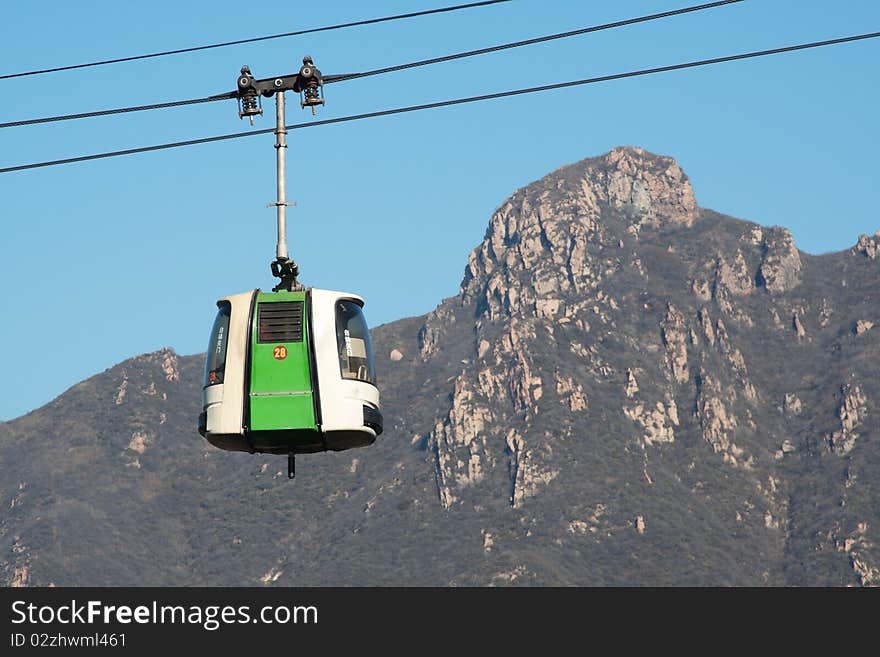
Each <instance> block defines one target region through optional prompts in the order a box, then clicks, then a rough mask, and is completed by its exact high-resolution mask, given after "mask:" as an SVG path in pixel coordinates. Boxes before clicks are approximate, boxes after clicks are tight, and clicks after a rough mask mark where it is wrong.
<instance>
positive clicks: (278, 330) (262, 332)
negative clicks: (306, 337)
mask: <svg viewBox="0 0 880 657" xmlns="http://www.w3.org/2000/svg"><path fill="white" fill-rule="evenodd" d="M257 327H258V330H259V335H258V336H257V342H302V339H303V302H302V301H280V302H276V303H259V304H257Z"/></svg>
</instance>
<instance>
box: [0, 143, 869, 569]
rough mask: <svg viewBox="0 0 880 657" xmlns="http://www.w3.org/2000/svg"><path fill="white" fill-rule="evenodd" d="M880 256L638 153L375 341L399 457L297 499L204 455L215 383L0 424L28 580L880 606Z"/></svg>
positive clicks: (510, 223) (76, 404) (581, 178)
mask: <svg viewBox="0 0 880 657" xmlns="http://www.w3.org/2000/svg"><path fill="white" fill-rule="evenodd" d="M878 244H880V233H878V234H877V235H875V236H867V235H863V236H860V237H859V240H858V242H857V243H856V245H855V246H853V247H852V248H850V249H846V250H844V251H839V252H836V253H831V254H823V255H817V256H813V255H809V254H806V253H803V252H801V251H799V250H798V249H797V247H796V245H795V244H794V241H793V239H792V237H791V233H790V232H789V231H787V230H786V229H784V228H780V227H769V228H768V227H763V226H759V225H758V224H755V223H753V222H748V221H745V220H741V219H734V218H731V217H726V216H724V215H721V214H719V213H716V212H713V211H711V210H707V209H702V208H700V207H699V206H698V204H697V202H696V197H695V195H694V192H693V189H691V185H690V182H689V179H688V178H687V175H686V174H685V173H684V172H683V171H682V170H681V168H680V167H679V166H678V164H677V163H675V161H674V160H672V159H671V158H667V157H663V156H657V155H653V154H651V153H648V152H647V151H644V150H643V149H638V148H632V147H622V148H617V149H614V150H613V151H611V152H610V153H608V154H605V155H602V156H598V157H594V158H587V159H585V160H581V161H580V162H576V163H573V164H570V165H566V166H564V167H561V168H559V169H557V170H556V171H554V172H552V173H551V174H548V176H545V177H544V178H542V179H540V180H538V181H535V182H533V183H530V184H529V185H526V186H524V187H522V188H520V189H518V190H516V191H515V192H514V193H513V194H512V195H511V196H510V197H509V198H508V199H507V200H505V202H503V203H502V204H501V205H499V207H498V209H496V211H495V212H494V213H493V215H492V217H491V219H490V222H489V225H488V227H487V230H486V234H485V236H484V239H483V241H482V242H481V243H480V244H479V245H478V246H477V247H475V249H473V250H472V252H471V254H470V255H469V257H468V261H467V265H466V268H465V273H464V275H463V277H462V282H461V285H460V291H459V294H458V295H456V296H454V297H450V298H448V299H445V300H443V301H442V302H441V303H440V304H439V305H438V306H437V308H436V309H435V310H433V311H431V312H430V313H427V314H426V315H423V316H419V317H413V318H405V319H402V320H398V321H395V322H391V323H388V324H383V325H381V326H378V327H376V328H375V329H374V331H373V334H374V343H375V346H376V353H377V370H378V375H379V381H380V389H381V392H382V395H383V397H382V401H383V412H384V413H385V415H386V418H387V426H386V433H385V434H383V436H381V437H380V438H379V440H378V441H377V443H376V444H375V445H374V446H372V447H370V448H369V449H365V450H352V451H350V452H344V453H340V454H326V455H316V456H313V457H309V458H308V459H302V462H301V464H300V468H299V471H300V472H299V477H298V479H297V480H296V482H295V483H293V484H292V485H291V484H289V483H288V482H287V481H286V479H285V478H284V477H282V476H281V474H280V472H281V470H282V468H281V465H280V462H279V461H278V460H277V459H271V458H269V457H263V456H254V457H247V456H244V455H235V454H233V455H230V454H226V453H223V452H219V451H218V450H214V449H213V448H211V447H210V446H208V445H207V444H206V443H204V441H202V440H201V438H200V437H199V436H198V435H197V434H196V432H195V429H194V422H195V420H194V418H195V417H196V416H197V414H198V406H199V401H198V395H199V385H200V379H201V372H200V370H201V358H202V357H201V356H200V355H194V356H178V355H177V354H175V353H174V352H173V351H172V350H169V349H164V350H160V351H158V352H153V353H152V354H145V355H142V356H139V357H136V358H133V359H130V360H128V361H125V362H124V363H120V364H119V365H117V366H115V367H113V368H110V369H108V370H106V371H105V372H102V373H101V374H99V375H96V376H95V377H92V378H90V379H88V380H86V381H84V382H82V383H80V384H77V385H76V386H74V387H72V388H71V389H70V390H68V391H67V392H65V393H64V394H63V395H61V396H60V397H59V398H57V399H56V400H55V401H53V402H50V404H47V405H46V406H44V407H43V408H41V409H38V410H37V411H34V412H32V413H30V414H28V415H26V416H23V417H22V418H18V419H16V420H14V421H10V422H7V423H3V424H0V473H2V474H0V496H2V498H3V499H4V500H8V504H9V505H10V507H9V512H8V513H7V514H5V515H4V517H3V519H2V521H0V523H2V524H0V549H2V550H3V553H4V554H5V555H6V556H5V557H4V558H3V562H2V572H3V573H4V578H5V580H6V582H7V583H10V584H34V585H47V584H49V583H55V584H78V585H81V584H96V585H106V584H130V583H134V584H157V585H167V584H185V585H193V584H209V585H218V584H266V585H291V584H295V585H303V584H306V585H308V584H344V585H348V584H429V585H438V584H439V585H510V584H526V585H543V584H565V585H571V584H574V585H584V584H747V585H764V584H814V585H815V584H820V585H822V584H833V585H841V584H877V583H878V582H880V558H878V557H880V554H878V549H877V547H876V544H877V541H878V540H880V537H878V534H877V531H878V530H877V528H878V526H880V509H878V506H877V502H876V500H878V499H880V495H878V493H880V491H878V490H877V489H878V487H880V477H878V476H877V475H880V453H878V449H880V447H878V445H880V443H878V438H880V434H878V431H877V421H876V418H878V417H880V414H878V411H880V409H878V406H877V401H876V400H877V399H880V388H878V384H877V382H878V375H880V370H878V359H877V356H878V355H880V343H878V330H877V328H875V325H880V311H878V308H880V303H878V302H880V299H878V292H877V290H878V287H877V285H876V283H877V279H878V276H880V259H878V258H877V254H878ZM20 444H26V445H28V447H29V450H21V449H15V446H16V445H20ZM56 457H57V458H56ZM230 491H240V492H241V493H242V495H241V497H239V496H238V495H231V494H230ZM148 545H149V546H150V547H149V548H147V547H145V546H148Z"/></svg>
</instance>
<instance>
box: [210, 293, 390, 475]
mask: <svg viewBox="0 0 880 657" xmlns="http://www.w3.org/2000/svg"><path fill="white" fill-rule="evenodd" d="M363 305H364V301H363V299H361V298H360V297H359V296H357V295H355V294H348V293H346V292H334V291H331V290H318V289H315V288H309V289H305V290H295V291H286V290H281V291H278V292H261V291H260V290H259V289H257V290H253V291H251V292H244V293H242V294H234V295H231V296H228V297H225V298H223V299H220V300H219V301H218V302H217V306H218V308H219V310H218V312H217V318H216V319H215V321H214V327H213V329H212V331H211V339H210V341H209V344H208V353H207V358H206V364H205V383H204V388H203V389H202V405H203V408H202V413H201V415H200V416H199V433H201V434H202V436H204V437H205V438H206V439H207V440H208V442H210V443H211V444H212V445H214V446H215V447H219V448H220V449H225V450H232V451H240V452H250V453H255V452H261V453H268V454H288V455H293V454H307V453H313V452H321V451H326V450H332V451H340V450H345V449H351V448H353V447H364V446H366V445H370V444H372V443H373V442H374V441H375V440H376V436H378V435H379V434H380V433H382V414H381V412H380V410H379V390H378V388H376V375H375V369H374V361H373V348H372V344H371V342H370V332H369V329H368V327H367V322H366V320H365V319H364V314H363ZM291 463H292V461H291ZM291 476H292V475H291Z"/></svg>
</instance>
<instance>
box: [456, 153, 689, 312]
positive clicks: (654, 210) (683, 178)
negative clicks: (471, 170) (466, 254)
mask: <svg viewBox="0 0 880 657" xmlns="http://www.w3.org/2000/svg"><path fill="white" fill-rule="evenodd" d="M698 217H699V208H698V206H697V202H696V199H695V197H694V192H693V189H692V188H691V184H690V181H689V180H688V177H687V175H686V174H685V173H684V171H682V169H681V167H680V166H679V165H678V163H677V162H676V161H675V160H673V159H672V158H669V157H664V156H661V155H654V154H652V153H649V152H648V151H646V150H644V149H641V148H632V147H619V148H615V149H614V150H612V151H611V152H610V153H607V154H605V155H602V156H600V157H594V158H588V159H585V160H581V161H580V162H577V163H575V164H571V165H568V166H565V167H562V168H561V169H558V170H557V171H555V172H553V173H551V174H550V175H548V176H546V177H544V178H542V179H541V180H538V181H537V182H534V183H532V184H530V185H528V186H526V187H524V188H522V189H520V190H517V191H516V192H515V193H514V194H513V195H512V196H511V197H510V198H508V199H507V200H506V201H505V202H504V203H503V204H502V205H501V206H500V207H499V208H498V209H497V210H496V211H495V213H494V214H493V216H492V219H491V221H490V223H489V227H488V229H487V231H486V235H485V237H484V239H483V242H482V243H481V244H480V245H479V246H478V247H477V248H476V249H474V251H473V252H472V253H471V254H470V258H469V261H468V267H467V270H466V272H465V276H464V280H463V281H462V285H461V291H462V298H463V299H464V300H465V301H467V300H469V299H479V298H481V299H482V300H483V302H484V305H485V311H486V314H487V315H488V316H489V317H490V318H492V317H496V316H498V315H499V314H505V315H511V314H516V313H517V312H519V311H521V310H525V311H526V313H527V314H530V315H537V316H539V317H554V316H557V315H559V314H563V315H564V314H565V312H566V309H565V303H564V300H563V298H564V297H566V296H568V295H575V296H583V293H584V291H586V290H589V289H594V288H595V287H596V286H597V285H598V284H599V282H600V281H601V280H602V278H603V276H604V273H605V272H606V271H607V270H608V269H609V268H612V269H614V268H619V267H620V266H623V265H625V264H631V265H633V266H635V267H636V268H637V269H638V268H640V267H641V263H640V262H639V261H638V259H636V260H635V261H634V262H630V263H627V262H626V257H625V255H626V252H625V251H624V249H625V247H626V246H627V245H628V244H632V243H635V242H637V241H638V240H639V239H640V236H641V234H642V233H643V232H645V231H648V232H652V233H654V232H657V231H658V230H661V229H670V228H671V229H675V228H688V227H691V226H693V224H694V222H695V221H697V219H698Z"/></svg>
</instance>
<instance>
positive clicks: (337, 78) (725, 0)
mask: <svg viewBox="0 0 880 657" xmlns="http://www.w3.org/2000/svg"><path fill="white" fill-rule="evenodd" d="M743 1H744V0H721V1H719V2H710V3H708V4H702V5H695V6H692V7H684V8H682V9H674V10H671V11H665V12H662V13H659V14H650V15H647V16H639V17H638V18H628V19H626V20H621V21H616V22H613V23H605V24H603V25H593V26H591V27H584V28H581V29H577V30H571V31H568V32H560V33H558V34H549V35H546V36H541V37H535V38H533V39H527V40H525V41H514V42H513V43H504V44H500V45H496V46H490V47H488V48H480V49H478V50H468V51H465V52H460V53H455V54H452V55H445V56H443V57H434V58H432V59H423V60H421V61H417V62H410V63H408V64H399V65H397V66H389V67H386V68H379V69H375V70H372V71H365V72H362V73H350V74H345V75H328V76H325V81H324V83H325V84H330V83H332V82H343V81H346V80H355V79H358V78H364V77H367V76H372V75H381V74H385V73H393V72H395V71H402V70H405V69H410V68H416V67H419V66H428V65H430V64H438V63H441V62H448V61H452V60H455V59H463V58H465V57H475V56H477V55H485V54H488V53H492V52H498V51H501V50H508V49H510V48H520V47H523V46H530V45H533V44H536V43H544V42H546V41H553V40H556V39H565V38H567V37H573V36H578V35H581V34H588V33H590V32H599V31H601V30H610V29H614V28H618V27H625V26H627V25H633V24H636V23H646V22H648V21H654V20H659V19H661V18H668V17H670V16H678V15H680V14H687V13H691V12H695V11H702V10H705V9H714V8H716V7H721V6H723V5H731V4H737V3H740V2H743ZM236 97H237V94H236V92H229V93H225V94H217V95H215V96H207V97H205V98H193V99H190V100H179V101H170V102H167V103H155V104H152V105H139V106H135V107H122V108H119V109H108V110H98V111H95V112H82V113H78V114H66V115H61V116H50V117H46V118H40V119H25V120H22V121H10V122H8V123H0V128H14V127H19V126H25V125H36V124H40V123H52V122H56V121H69V120H71V119H87V118H93V117H98V116H108V115H112V114H126V113H128V112H140V111H144V110H153V109H165V108H169V107H178V106H183V105H195V104H198V103H209V102H214V101H218V100H228V99H230V98H236Z"/></svg>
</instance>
